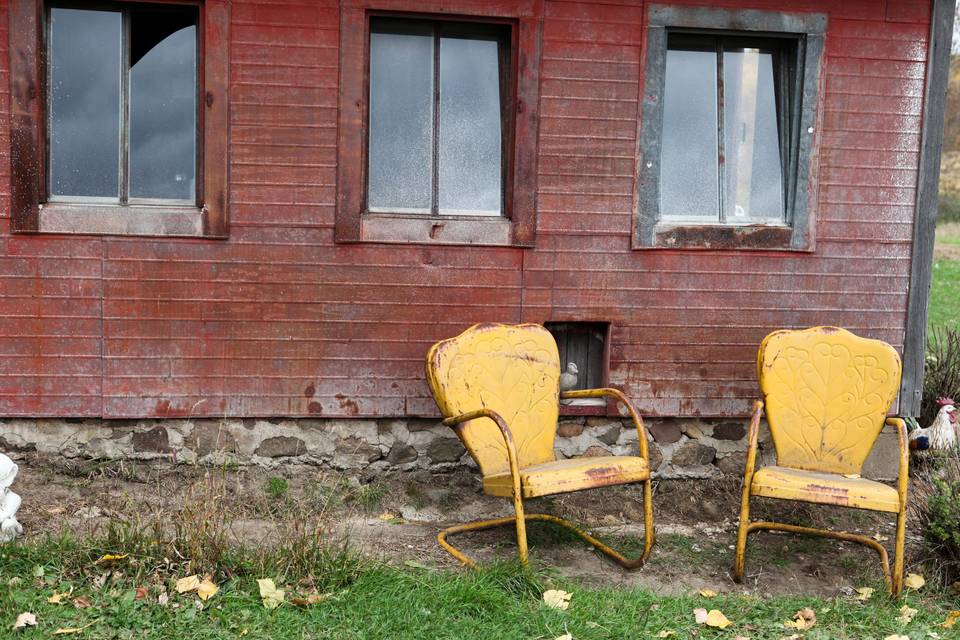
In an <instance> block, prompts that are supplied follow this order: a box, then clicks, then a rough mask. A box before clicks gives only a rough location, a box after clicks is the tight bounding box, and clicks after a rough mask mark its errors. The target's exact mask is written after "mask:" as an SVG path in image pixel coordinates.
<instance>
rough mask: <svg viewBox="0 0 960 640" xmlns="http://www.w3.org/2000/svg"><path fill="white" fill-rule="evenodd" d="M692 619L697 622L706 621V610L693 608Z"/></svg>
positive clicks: (702, 622)
mask: <svg viewBox="0 0 960 640" xmlns="http://www.w3.org/2000/svg"><path fill="white" fill-rule="evenodd" d="M693 619H694V621H695V622H696V623H697V624H704V623H705V622H706V621H707V610H706V609H702V608H699V607H698V608H696V609H694V610H693Z"/></svg>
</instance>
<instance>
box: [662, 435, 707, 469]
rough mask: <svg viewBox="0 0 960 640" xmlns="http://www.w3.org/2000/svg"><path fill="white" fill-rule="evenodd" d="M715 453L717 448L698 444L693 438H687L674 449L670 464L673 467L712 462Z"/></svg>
mask: <svg viewBox="0 0 960 640" xmlns="http://www.w3.org/2000/svg"><path fill="white" fill-rule="evenodd" d="M716 455H717V450H716V449H714V448H713V447H708V446H707V445H704V444H700V443H699V442H696V441H694V440H689V441H687V442H685V443H684V444H682V445H681V446H680V448H679V449H677V450H676V451H674V453H673V458H671V459H670V464H672V465H673V466H674V467H693V466H700V465H706V464H710V463H711V462H713V459H714V458H715V457H716Z"/></svg>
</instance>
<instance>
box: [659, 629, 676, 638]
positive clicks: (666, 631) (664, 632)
mask: <svg viewBox="0 0 960 640" xmlns="http://www.w3.org/2000/svg"><path fill="white" fill-rule="evenodd" d="M675 635H677V632H676V631H671V630H670V629H663V630H662V631H658V632H657V637H658V638H672V637H673V636H675Z"/></svg>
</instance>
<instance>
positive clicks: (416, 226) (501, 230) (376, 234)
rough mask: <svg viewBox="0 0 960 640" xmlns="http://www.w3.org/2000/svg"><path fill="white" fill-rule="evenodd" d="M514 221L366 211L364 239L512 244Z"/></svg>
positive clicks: (361, 228)
mask: <svg viewBox="0 0 960 640" xmlns="http://www.w3.org/2000/svg"><path fill="white" fill-rule="evenodd" d="M511 232H512V225H511V222H510V220H508V219H506V218H501V217H493V216H490V217H457V218H454V217H446V218H440V217H433V216H424V215H401V214H369V213H368V214H366V215H364V216H362V217H361V221H360V238H359V241H360V242H386V243H400V244H453V245H464V244H473V245H489V246H511V245H512V244H513V242H512V241H511Z"/></svg>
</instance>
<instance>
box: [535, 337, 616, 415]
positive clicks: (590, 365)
mask: <svg viewBox="0 0 960 640" xmlns="http://www.w3.org/2000/svg"><path fill="white" fill-rule="evenodd" d="M544 326H545V327H546V328H547V330H548V331H550V333H552V334H553V338H554V340H556V341H557V348H558V349H559V350H560V371H561V372H565V371H567V366H568V364H569V363H571V362H572V363H574V364H575V365H577V384H576V386H575V387H574V388H575V389H598V388H601V387H604V386H606V361H607V358H606V343H607V335H608V333H609V330H610V325H609V324H608V323H606V322H546V323H544ZM564 404H573V405H603V404H605V401H604V400H603V399H602V398H589V399H581V400H574V401H567V402H564Z"/></svg>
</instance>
